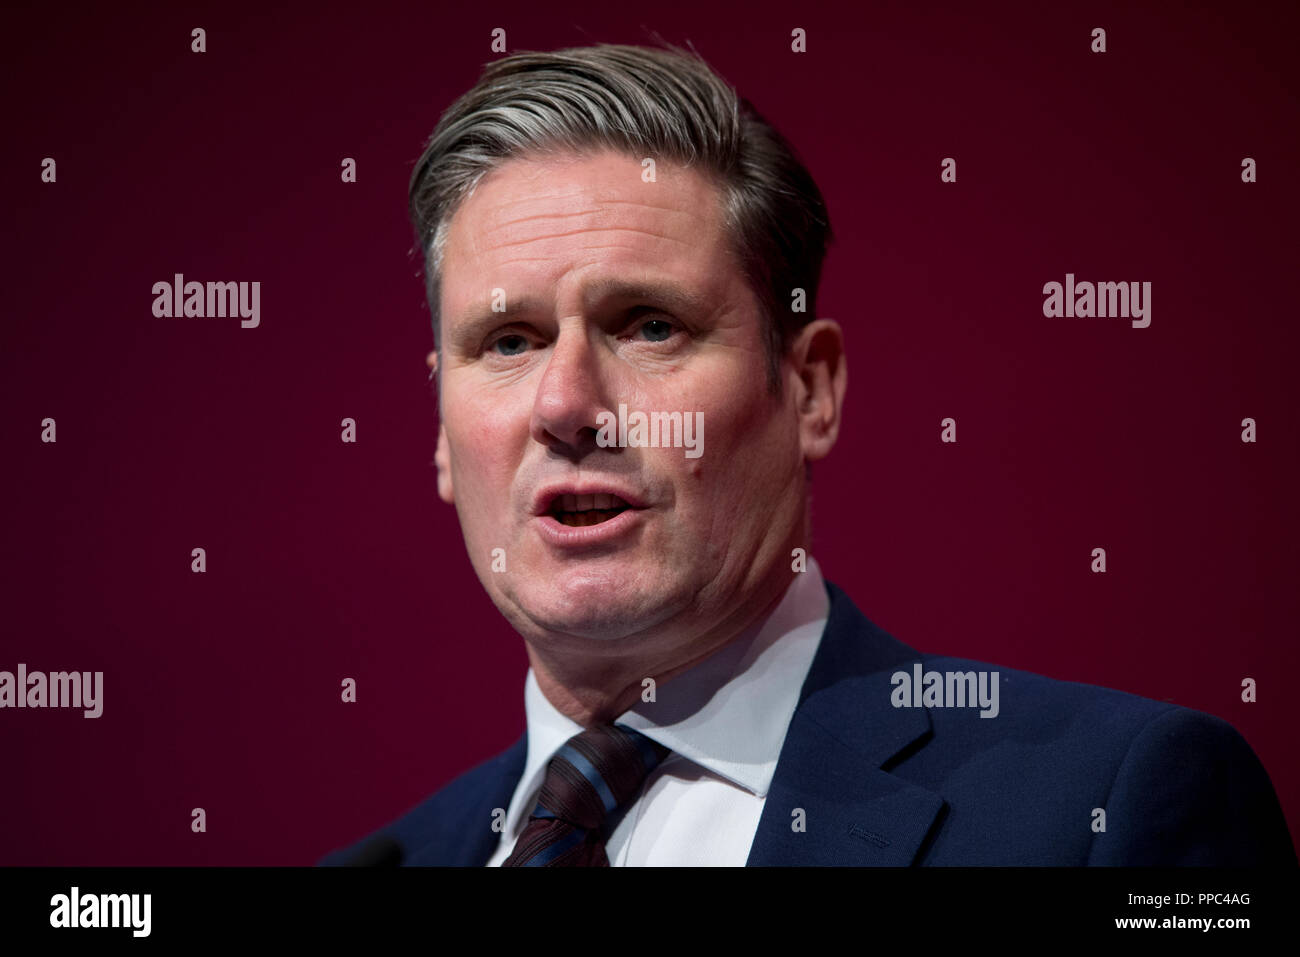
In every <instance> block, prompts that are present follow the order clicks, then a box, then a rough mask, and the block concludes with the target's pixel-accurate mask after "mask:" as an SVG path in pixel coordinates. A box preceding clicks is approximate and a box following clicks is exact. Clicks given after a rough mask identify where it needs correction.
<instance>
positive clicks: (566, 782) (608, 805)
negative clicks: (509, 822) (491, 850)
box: [501, 724, 668, 867]
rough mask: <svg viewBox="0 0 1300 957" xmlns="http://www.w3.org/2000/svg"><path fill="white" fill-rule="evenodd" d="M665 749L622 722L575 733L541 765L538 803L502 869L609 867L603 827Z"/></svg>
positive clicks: (662, 756) (658, 759)
mask: <svg viewBox="0 0 1300 957" xmlns="http://www.w3.org/2000/svg"><path fill="white" fill-rule="evenodd" d="M667 754H668V748H665V747H664V746H663V745H661V744H657V743H656V742H654V741H651V740H650V739H649V738H647V737H646V736H645V735H644V734H641V733H640V732H639V731H633V730H632V729H631V728H629V727H626V726H625V725H621V724H615V725H598V726H597V727H594V728H589V729H587V730H586V731H583V732H581V733H580V734H575V735H574V736H573V737H572V738H570V739H569V740H568V741H566V742H565V744H564V747H562V748H560V750H559V751H557V752H556V753H555V757H553V758H551V763H550V764H549V765H547V767H546V780H545V781H543V782H542V789H541V791H540V792H538V795H537V807H536V808H535V809H534V810H533V813H532V816H531V817H529V819H528V826H527V827H525V828H524V832H523V833H522V834H520V835H519V840H518V841H516V842H515V849H514V850H513V851H511V852H510V856H509V857H508V858H506V859H505V861H504V862H503V863H502V865H501V866H502V867H609V858H608V857H606V856H605V834H604V825H605V820H606V818H607V817H608V815H609V814H610V813H611V812H612V811H613V810H614V809H615V808H617V807H619V806H621V805H622V804H623V803H624V802H625V801H627V800H628V799H629V798H631V797H632V796H633V795H634V794H636V792H637V790H638V789H639V788H640V787H641V782H642V781H644V780H645V776H646V775H647V774H649V773H650V771H651V770H653V769H654V767H655V765H657V764H658V763H659V762H660V761H662V760H663V759H664V756H665V755H667Z"/></svg>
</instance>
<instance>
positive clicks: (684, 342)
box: [439, 152, 806, 641]
mask: <svg viewBox="0 0 1300 957" xmlns="http://www.w3.org/2000/svg"><path fill="white" fill-rule="evenodd" d="M656 176H657V181H656V182H644V181H643V180H642V166H641V162H640V161H639V160H638V159H636V158H632V157H628V156H624V155H622V154H617V153H613V152H599V153H593V154H589V155H583V156H579V155H577V154H570V155H566V156H563V157H537V158H525V159H514V160H511V161H508V162H507V163H505V164H503V165H502V166H501V167H499V168H497V169H496V170H494V171H493V172H491V173H489V174H488V175H487V176H486V177H485V178H484V179H483V180H482V181H481V182H480V184H479V186H478V187H477V189H476V190H475V191H474V193H473V194H472V195H471V196H470V197H468V199H466V200H465V201H464V202H463V203H462V205H461V206H460V208H459V209H458V210H457V212H456V215H455V216H454V218H453V219H452V222H451V225H450V227H449V231H448V236H447V243H446V247H445V251H444V258H443V266H442V286H441V295H442V299H441V310H442V329H441V342H442V355H441V360H440V408H441V420H442V429H443V434H442V436H441V441H440V448H439V471H440V480H439V491H440V493H441V494H442V496H443V498H444V499H446V500H447V501H449V502H454V504H455V506H456V509H457V512H458V514H459V517H460V523H461V528H462V530H463V532H464V535H465V542H466V546H467V548H468V551H469V555H470V559H471V561H472V562H473V565H474V568H475V570H476V571H477V573H478V576H479V578H480V579H481V580H482V582H483V585H484V587H485V588H486V589H487V590H488V593H489V594H490V595H491V597H492V599H493V601H494V602H495V603H496V605H497V607H498V608H500V609H501V611H502V613H503V614H505V616H506V617H507V618H508V619H510V621H511V623H512V624H513V625H514V626H515V627H516V628H517V629H518V630H519V631H520V633H521V634H523V635H524V637H525V638H528V639H530V640H534V641H535V640H545V639H547V638H548V637H552V638H554V637H557V636H576V637H578V638H582V639H604V640H615V641H617V640H625V641H635V640H641V639H647V638H651V639H653V638H655V637H656V636H657V638H658V639H659V640H660V641H662V640H663V638H664V636H665V635H668V634H671V635H673V636H675V637H674V638H673V639H672V640H674V641H684V640H686V639H688V638H689V637H691V636H692V635H698V634H701V633H703V632H705V631H706V630H709V629H711V628H716V627H718V626H719V624H720V623H721V622H722V621H723V620H725V619H727V618H728V617H729V616H734V615H736V614H737V609H739V608H741V607H743V606H744V604H745V603H746V602H749V603H751V604H752V603H753V602H754V601H755V600H757V599H759V598H761V599H763V600H762V601H761V602H760V604H766V601H767V600H768V599H770V598H771V597H772V596H771V595H767V594H763V591H764V589H765V588H769V587H770V583H771V581H772V580H773V577H772V576H773V572H774V570H779V569H778V568H777V565H778V563H780V564H782V565H783V566H784V570H785V571H787V572H788V570H789V565H788V564H787V563H788V562H789V561H790V545H789V543H790V541H792V540H793V541H795V543H796V544H804V545H805V547H806V543H803V542H801V541H800V535H801V534H802V529H803V520H804V494H805V487H804V460H803V455H802V454H801V450H800V434H799V422H798V415H797V414H796V412H795V410H794V408H793V402H794V399H793V398H792V395H793V391H794V390H792V389H791V388H788V387H787V388H786V389H785V390H784V392H783V396H782V397H775V396H773V395H771V394H770V393H769V391H768V381H767V372H766V370H767V357H766V353H765V346H764V338H763V329H762V317H761V314H760V308H759V304H758V301H757V299H756V298H755V296H754V294H753V292H752V291H751V290H750V288H749V286H748V284H747V283H746V281H745V278H744V276H743V274H742V271H741V267H740V264H739V263H738V262H737V261H736V260H735V258H734V257H733V255H732V252H731V247H730V245H729V242H728V237H727V235H726V234H725V233H724V227H723V218H722V208H721V198H720V193H719V192H718V190H717V188H716V187H715V186H713V185H712V184H711V183H709V182H708V181H706V180H705V179H703V178H702V177H701V176H700V175H699V174H698V173H696V172H694V171H691V170H687V169H684V168H681V167H677V166H670V165H668V164H666V163H663V162H660V163H659V164H658V168H657V170H656ZM494 305H495V306H496V310H494V308H493V307H494ZM503 309H504V311H501V310H503ZM620 404H622V405H624V406H626V409H627V412H628V415H629V416H630V415H631V413H633V412H644V413H647V414H649V413H652V412H678V413H681V414H682V415H681V418H682V419H683V421H685V420H686V419H687V417H690V419H691V421H692V422H693V423H694V422H699V421H701V420H702V424H703V435H702V438H703V443H702V446H701V447H702V454H700V455H699V457H689V456H688V455H687V454H686V452H687V451H688V450H687V449H686V448H684V447H659V448H649V447H618V446H613V447H602V445H601V444H600V443H599V442H598V440H597V434H598V430H599V428H600V426H601V424H602V420H599V419H598V416H599V415H600V414H601V413H602V412H611V413H614V414H617V413H618V411H619V406H620ZM696 413H702V416H697V415H696ZM663 441H667V440H666V439H661V442H663ZM496 549H500V550H501V551H499V552H496V551H494V550H496ZM502 569H504V570H502Z"/></svg>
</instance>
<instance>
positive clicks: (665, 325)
mask: <svg viewBox="0 0 1300 957" xmlns="http://www.w3.org/2000/svg"><path fill="white" fill-rule="evenodd" d="M641 332H643V333H645V335H646V338H647V339H649V340H650V341H651V342H664V341H666V340H667V339H668V337H669V336H671V335H672V334H673V325H672V323H671V322H664V320H662V319H651V320H650V321H649V322H647V323H646V324H645V325H643V326H642V327H641Z"/></svg>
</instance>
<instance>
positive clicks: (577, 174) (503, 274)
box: [441, 152, 732, 316]
mask: <svg viewBox="0 0 1300 957" xmlns="http://www.w3.org/2000/svg"><path fill="white" fill-rule="evenodd" d="M442 252H443V255H442V269H441V273H442V305H443V309H444V315H449V316H455V315H457V314H458V313H459V312H460V311H462V310H463V308H464V307H465V306H466V305H467V304H468V303H471V302H476V301H478V300H480V299H481V297H482V296H483V295H484V290H485V289H487V290H491V289H502V290H504V291H505V293H506V295H507V297H508V296H509V295H510V292H511V290H512V288H513V289H514V290H516V291H518V292H520V293H521V294H522V293H523V292H524V290H525V287H526V288H527V290H528V291H529V292H530V293H531V294H537V293H539V292H541V291H543V290H544V289H546V288H547V287H549V286H552V285H554V284H556V283H558V282H560V281H561V280H562V279H564V278H565V277H567V276H573V275H574V274H575V273H578V272H580V273H582V274H583V275H584V276H586V277H589V278H592V279H594V280H598V281H602V282H611V281H615V280H622V281H628V282H632V281H638V280H646V279H648V278H649V274H650V273H655V274H658V275H661V276H662V275H670V276H675V277H677V278H678V280H679V282H682V283H685V284H687V285H689V286H691V287H694V288H695V289H696V291H697V292H698V293H700V294H707V292H708V291H709V290H714V291H719V289H718V286H719V280H725V279H727V278H728V277H727V276H726V275H725V274H726V273H727V271H728V267H729V266H730V265H732V257H731V256H730V249H729V244H728V243H727V237H726V235H725V228H724V215H723V208H722V196H721V192H720V190H719V188H718V186H717V185H716V184H715V183H714V182H713V181H712V180H711V179H709V178H706V177H704V176H703V175H701V174H699V173H698V172H696V171H695V170H693V169H690V168H687V167H683V166H681V165H679V164H675V163H658V162H653V161H648V158H643V159H640V160H639V159H637V158H635V157H632V156H627V155H624V154H619V153H613V152H605V153H599V154H593V155H576V154H566V155H559V156H534V157H526V158H517V159H512V160H509V161H506V162H505V163H503V164H502V165H501V166H499V167H498V168H496V169H494V170H492V171H490V172H489V173H487V174H485V175H484V177H483V178H482V179H481V180H480V181H479V182H478V183H477V184H476V186H475V188H474V190H473V191H472V192H471V193H470V194H469V195H468V196H467V197H466V198H465V199H464V200H462V202H461V203H460V205H459V207H458V208H457V209H456V211H455V213H454V215H453V216H452V217H451V219H450V221H449V225H448V227H447V230H446V241H445V246H444V248H443V251H442Z"/></svg>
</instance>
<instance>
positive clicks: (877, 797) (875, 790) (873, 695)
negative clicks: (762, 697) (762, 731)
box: [746, 583, 944, 866]
mask: <svg viewBox="0 0 1300 957" xmlns="http://www.w3.org/2000/svg"><path fill="white" fill-rule="evenodd" d="M827 591H828V592H829V593H830V597H831V610H830V616H829V618H828V620H827V622H826V631H825V633H824V634H823V635H822V640H821V644H820V646H819V647H818V649H817V654H816V656H815V657H814V658H813V663H812V667H811V668H810V669H809V672H808V677H807V679H806V680H805V681H804V685H803V689H802V690H801V692H800V696H799V705H798V707H797V708H796V709H795V713H794V717H793V718H792V719H791V721H790V727H789V729H788V730H787V731H786V737H785V742H784V744H783V745H782V747H781V755H780V758H779V759H778V760H777V765H776V771H775V773H774V775H773V778H772V786H771V788H770V789H769V790H768V794H767V800H766V802H765V804H764V806H763V815H762V818H761V819H760V820H759V824H758V830H757V832H756V833H755V835H754V843H753V845H752V846H751V848H750V853H749V859H748V861H747V862H746V863H747V865H748V866H763V865H792V864H839V865H866V866H884V865H895V866H906V865H909V864H911V863H912V862H913V860H914V859H915V857H916V854H917V851H918V850H919V849H920V847H921V845H922V843H923V842H924V841H925V838H926V835H927V834H928V833H929V832H930V830H931V828H932V827H933V825H934V822H935V819H936V818H937V816H938V815H939V812H940V811H941V810H942V809H943V807H944V801H943V798H941V797H940V796H939V795H938V794H935V793H934V792H933V791H928V790H926V789H925V788H921V787H918V786H916V785H914V784H911V783H909V782H907V781H904V780H903V779H902V778H899V777H896V776H895V775H893V774H890V773H889V772H887V771H884V770H882V769H881V768H882V765H885V764H886V763H887V762H888V761H889V760H890V759H891V758H893V757H894V756H895V755H897V754H898V753H899V752H901V751H903V750H905V749H907V748H909V747H919V746H922V745H923V744H924V741H925V739H926V737H927V736H928V735H929V734H930V733H931V727H930V717H929V714H928V713H927V712H926V710H925V709H924V708H917V709H912V708H894V707H893V706H892V705H891V704H890V701H889V696H890V692H891V691H892V690H893V688H892V685H891V684H890V681H889V678H890V675H891V674H892V673H893V671H894V670H896V669H897V668H898V667H899V666H901V665H903V664H904V663H907V662H913V661H916V660H917V659H918V658H919V657H920V655H918V654H917V652H916V651H914V650H913V649H911V648H909V647H908V646H907V645H905V644H903V643H902V642H900V641H898V640H897V639H895V638H893V637H892V636H890V635H889V634H887V633H886V632H884V631H882V630H881V629H879V628H877V627H876V626H875V625H874V624H872V623H871V622H870V621H868V620H867V618H866V617H865V616H863V614H862V613H861V612H860V611H858V609H857V608H856V607H854V605H853V602H852V601H850V600H849V598H848V596H846V595H845V594H844V593H843V592H842V591H840V590H839V589H838V588H837V587H835V586H834V585H831V584H829V583H828V584H827ZM799 811H802V824H803V830H796V827H797V825H798V823H799V820H800V819H799V817H798V814H797V812H799Z"/></svg>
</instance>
